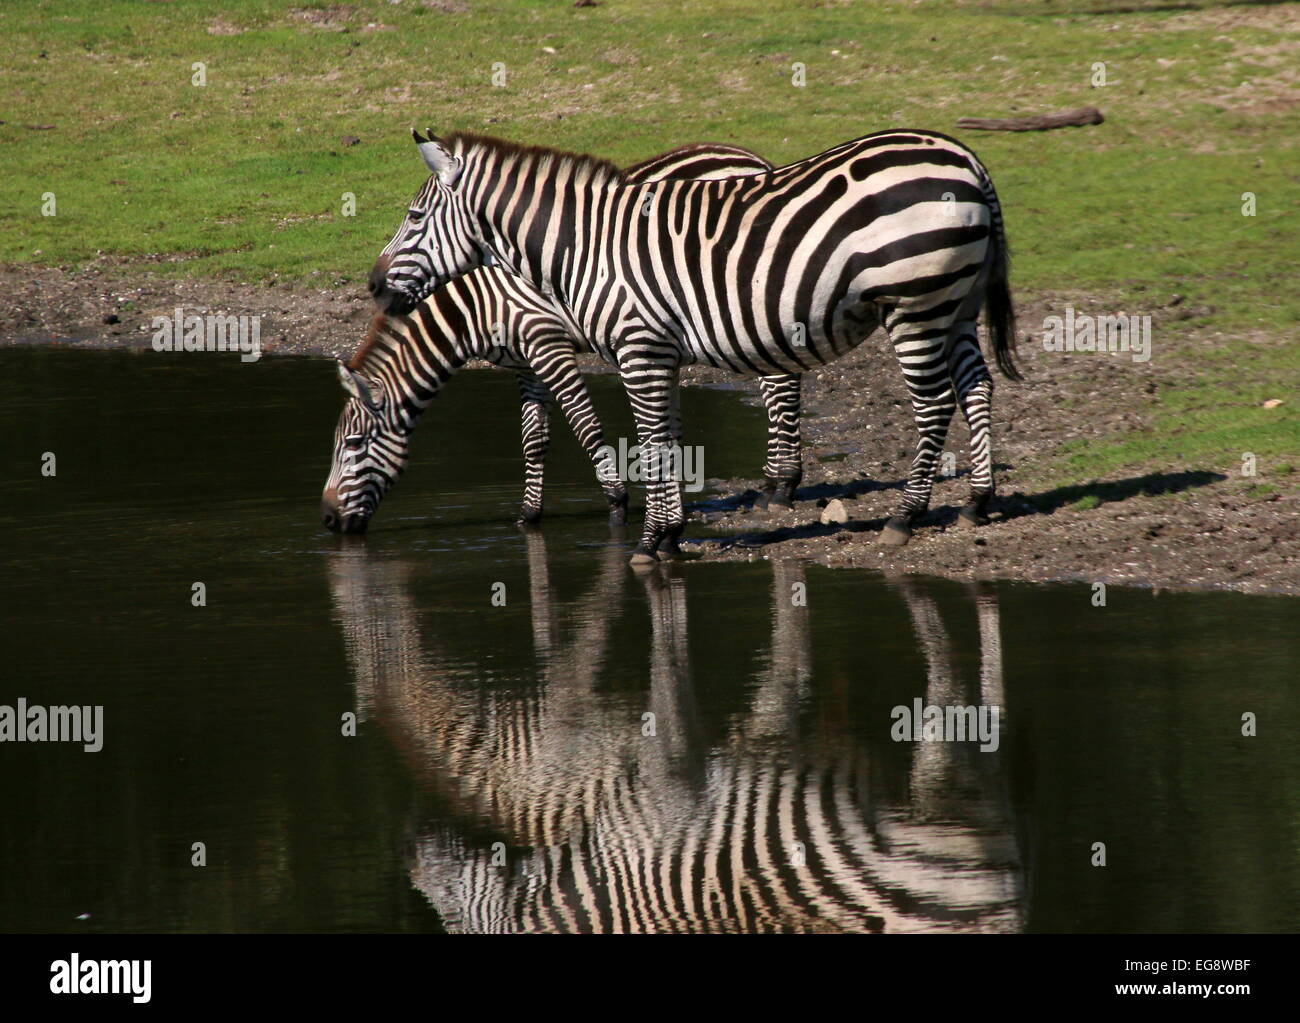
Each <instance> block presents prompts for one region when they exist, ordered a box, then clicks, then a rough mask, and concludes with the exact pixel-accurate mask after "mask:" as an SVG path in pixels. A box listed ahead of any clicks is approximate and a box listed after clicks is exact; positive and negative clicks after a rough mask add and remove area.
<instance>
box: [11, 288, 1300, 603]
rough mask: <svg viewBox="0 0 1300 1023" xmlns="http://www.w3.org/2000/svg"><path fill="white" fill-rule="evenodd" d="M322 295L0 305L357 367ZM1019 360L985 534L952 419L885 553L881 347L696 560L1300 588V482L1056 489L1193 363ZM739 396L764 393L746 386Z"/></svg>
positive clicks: (1027, 310) (64, 332)
mask: <svg viewBox="0 0 1300 1023" xmlns="http://www.w3.org/2000/svg"><path fill="white" fill-rule="evenodd" d="M327 284H328V282H324V281H322V283H321V285H320V286H309V285H303V284H296V283H291V284H285V285H281V286H270V287H268V286H264V285H252V284H237V283H223V282H219V281H206V280H199V281H195V280H179V279H177V280H173V279H168V278H159V277H154V276H151V275H146V274H141V273H140V272H139V271H138V270H135V269H132V268H129V267H119V266H115V265H113V264H111V263H107V262H105V263H104V264H102V265H96V266H93V267H90V268H88V269H86V270H83V271H78V272H69V271H60V270H42V271H40V272H39V274H34V273H33V271H32V270H31V268H27V267H0V286H3V287H4V289H5V294H6V295H7V296H8V297H9V301H8V302H6V303H4V306H3V308H2V309H0V337H2V338H3V339H4V340H6V341H8V342H11V343H12V342H38V341H39V342H43V343H49V342H50V341H51V340H53V342H54V343H61V344H69V345H84V346H91V347H104V346H114V345H123V346H127V345H148V344H149V341H150V337H151V329H150V325H151V321H152V318H153V317H154V316H156V315H163V314H166V315H170V314H171V312H172V311H173V310H174V309H175V308H176V307H177V306H178V305H183V306H185V308H186V312H187V313H190V314H192V313H195V312H221V313H225V314H234V315H238V314H250V313H259V314H261V316H262V348H263V350H264V351H265V352H269V353H275V354H303V355H306V354H311V355H330V356H336V357H337V356H345V355H348V354H350V353H351V352H352V351H353V349H354V348H355V347H356V345H357V344H358V342H359V340H360V336H361V333H362V331H363V330H364V328H365V325H366V323H367V322H368V320H369V317H370V315H371V307H370V305H369V302H368V300H367V298H366V296H365V294H364V290H363V288H362V287H361V285H360V284H357V283H353V284H351V285H342V286H327ZM1071 300H1075V301H1076V304H1078V302H1077V298H1072V299H1071ZM1066 301H1067V298H1066V297H1063V296H1048V295H1037V296H1035V295H1026V294H1023V293H1021V294H1019V295H1018V302H1019V308H1020V316H1021V324H1022V325H1031V324H1038V323H1041V322H1042V320H1043V317H1044V316H1045V315H1047V314H1048V313H1049V312H1059V311H1060V309H1061V308H1062V306H1063V305H1064V304H1065V303H1066ZM1152 313H1153V317H1158V318H1159V319H1157V323H1161V322H1163V329H1164V331H1165V332H1166V334H1167V332H1168V331H1169V330H1171V329H1175V328H1176V325H1177V323H1178V321H1179V318H1180V317H1183V316H1186V315H1187V314H1188V311H1186V310H1181V309H1178V308H1176V307H1175V306H1169V307H1168V308H1164V307H1161V308H1157V309H1155V310H1152ZM1275 340H1276V339H1273V341H1275ZM1261 343H1271V342H1270V339H1261ZM1019 352H1020V357H1021V362H1022V366H1023V369H1024V372H1025V377H1026V380H1025V382H1023V383H1018V384H1016V383H1009V382H1006V381H1004V380H1002V379H1000V378H999V379H998V380H997V384H996V387H997V389H996V393H995V414H994V431H993V436H994V456H995V460H996V462H997V463H998V465H999V467H1000V468H999V472H998V487H999V495H1000V496H999V498H998V500H997V503H996V505H995V507H994V509H993V516H992V517H993V521H992V522H991V523H990V525H988V526H986V527H984V528H982V529H978V530H966V529H958V528H956V526H955V519H956V509H957V507H958V506H959V505H961V504H962V503H963V502H964V499H965V493H966V482H965V479H964V477H963V476H962V475H961V473H964V471H965V467H966V454H965V442H966V429H965V425H964V424H963V423H961V422H960V421H959V420H958V421H957V422H955V423H954V427H953V432H952V435H951V438H950V443H949V448H950V449H951V450H953V451H955V452H957V455H958V457H957V464H958V469H959V475H958V476H957V477H956V478H952V479H943V480H940V482H939V484H938V486H937V487H936V489H935V495H934V500H933V502H932V510H931V511H930V513H929V514H928V515H927V516H926V517H925V518H924V519H923V520H921V522H920V523H918V526H917V528H916V532H915V536H914V538H913V540H912V542H911V543H910V544H909V545H908V546H907V547H905V548H888V547H882V546H880V545H879V544H878V543H877V539H878V533H879V530H880V528H881V527H882V525H883V524H884V520H885V518H886V517H887V516H888V514H889V512H890V510H891V509H892V507H893V506H894V504H895V503H896V501H897V500H898V496H899V487H900V486H901V480H902V479H903V477H904V476H905V475H906V472H907V468H908V465H909V463H910V459H911V452H912V445H913V442H914V433H913V430H912V425H911V410H910V408H909V406H908V404H907V400H906V393H905V391H904V388H903V384H902V379H901V377H900V374H899V372H898V368H897V365H896V363H895V361H894V358H893V355H892V353H891V352H890V351H889V350H888V349H887V347H886V346H885V345H884V344H883V343H881V342H879V341H876V340H874V339H873V341H871V342H869V343H868V344H866V345H864V346H863V347H862V348H861V349H859V350H858V351H857V352H855V353H853V354H852V355H850V356H849V357H848V358H845V359H843V360H841V361H840V362H838V363H835V364H833V365H831V366H828V367H825V368H823V369H822V370H820V371H818V372H817V373H814V374H811V375H810V376H809V377H807V378H805V385H804V396H805V407H806V410H807V418H806V421H805V426H804V437H805V441H806V454H805V475H804V484H803V487H802V488H801V489H800V491H799V493H798V495H797V496H798V500H797V501H796V504H795V506H794V507H793V508H791V509H780V510H760V509H758V508H757V507H755V503H754V501H755V497H756V493H755V491H754V490H753V489H752V488H753V487H754V486H756V485H757V482H758V480H757V474H758V472H759V470H760V467H759V465H758V459H757V455H756V459H755V467H754V471H755V478H752V479H741V480H723V481H716V483H717V488H718V491H719V492H720V493H723V494H729V495H734V496H731V497H728V498H724V499H719V500H715V501H711V502H705V503H702V504H700V505H697V506H696V507H694V508H693V509H692V521H693V523H694V524H693V525H692V526H691V527H690V528H689V529H688V535H689V536H690V537H691V538H693V539H695V540H697V541H699V543H698V544H696V545H694V549H696V550H698V551H700V552H702V554H703V556H704V557H706V558H709V559H712V560H732V559H749V558H757V557H799V558H807V559H810V560H814V561H818V562H821V563H824V564H828V565H853V566H859V567H867V568H876V569H882V570H887V571H897V572H916V573H926V574H932V575H945V576H952V577H956V578H1010V579H1025V580H1031V581H1051V580H1071V581H1085V582H1105V583H1110V584H1128V585H1146V586H1153V587H1157V588H1168V589H1187V588H1199V587H1220V588H1227V589H1233V590H1241V591H1249V592H1274V593H1291V594H1296V593H1300V514H1297V513H1298V512H1300V507H1297V505H1300V501H1298V500H1297V497H1296V494H1295V488H1294V487H1293V486H1291V487H1283V488H1281V491H1280V492H1278V491H1277V490H1274V491H1273V492H1267V493H1261V492H1260V490H1261V488H1258V487H1255V486H1254V485H1253V484H1254V483H1255V482H1257V481H1253V480H1248V479H1242V478H1240V473H1239V471H1238V470H1236V469H1235V467H1233V466H1213V465H1199V464H1189V463H1186V462H1183V461H1180V460H1179V459H1178V458H1176V457H1171V458H1169V459H1168V460H1167V461H1166V463H1165V464H1159V463H1152V464H1146V465H1138V466H1134V467H1132V468H1130V469H1127V470H1125V471H1122V472H1119V473H1116V474H1114V475H1113V476H1112V477H1107V478H1104V479H1099V480H1092V479H1080V480H1077V481H1073V482H1072V483H1071V485H1068V486H1061V485H1059V478H1060V474H1061V462H1060V460H1059V459H1053V458H1052V457H1051V453H1052V452H1053V451H1054V450H1055V449H1056V448H1057V446H1058V445H1060V444H1061V443H1063V442H1065V441H1071V440H1082V441H1086V442H1087V443H1089V444H1098V445H1105V444H1108V443H1113V442H1114V441H1115V439H1117V438H1120V437H1122V436H1124V435H1125V434H1126V433H1128V432H1130V431H1133V430H1137V429H1141V428H1143V427H1144V426H1145V425H1147V424H1148V423H1149V422H1150V421H1151V418H1152V417H1153V416H1155V415H1157V414H1158V413H1159V411H1160V408H1161V401H1162V394H1164V393H1168V391H1169V389H1171V388H1176V387H1178V386H1179V385H1180V383H1181V382H1183V381H1185V380H1187V379H1188V378H1189V375H1190V374H1191V373H1192V372H1194V370H1193V369H1192V368H1191V366H1192V365H1194V364H1193V363H1191V361H1190V360H1180V359H1178V358H1176V357H1165V358H1159V359H1152V360H1151V361H1150V362H1146V363H1137V362H1134V361H1133V360H1132V359H1131V358H1130V357H1129V356H1128V355H1105V354H1092V353H1075V354H1061V353H1048V352H1045V351H1043V349H1042V346H1041V345H1039V344H1035V343H1028V342H1022V344H1021V346H1020V349H1019ZM685 379H686V382H687V383H690V384H695V385H709V384H722V385H727V386H737V384H736V381H735V378H731V377H727V376H725V375H723V374H720V373H718V372H717V371H714V370H709V369H702V368H699V367H691V368H689V369H688V370H687V371H686V373H685ZM738 386H740V387H741V388H743V389H745V390H747V391H748V392H750V393H752V392H753V391H754V390H755V388H754V385H753V384H752V383H749V382H745V383H742V384H739V385H738ZM1279 396H1282V395H1279ZM1287 397H1290V396H1287ZM750 400H753V399H750ZM686 439H687V442H688V443H691V442H698V441H701V440H702V441H704V442H705V443H707V424H698V423H696V424H692V423H687V438H686ZM1263 489H1265V490H1267V489H1268V488H1263ZM831 500H838V501H840V502H841V503H842V506H843V509H844V512H845V513H846V515H847V519H848V521H847V522H844V523H833V522H832V523H827V524H823V523H822V522H821V517H822V515H823V509H824V506H825V505H826V504H827V502H828V501H831Z"/></svg>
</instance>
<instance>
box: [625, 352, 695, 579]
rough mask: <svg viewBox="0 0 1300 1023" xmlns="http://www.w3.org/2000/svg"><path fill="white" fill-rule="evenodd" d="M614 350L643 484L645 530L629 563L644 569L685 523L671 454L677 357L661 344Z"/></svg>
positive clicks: (675, 454) (672, 545) (672, 541)
mask: <svg viewBox="0 0 1300 1023" xmlns="http://www.w3.org/2000/svg"><path fill="white" fill-rule="evenodd" d="M617 351H618V369H619V375H620V376H621V377H622V380H623V386H624V388H625V389H626V391H627V396H628V401H629V403H630V404H631V406H632V413H633V415H634V416H635V417H636V426H637V438H638V442H639V446H640V452H639V458H638V467H639V470H640V473H639V474H640V476H641V479H643V480H644V481H645V484H646V514H645V528H644V530H643V531H642V534H641V541H640V542H639V543H638V544H637V546H636V549H635V550H634V551H633V552H632V564H633V565H646V564H650V563H651V562H655V561H658V560H659V556H658V554H657V553H656V551H657V550H658V548H659V545H660V543H663V542H665V541H667V545H668V547H669V548H675V546H676V541H677V538H678V537H679V536H681V532H682V527H683V526H684V525H685V521H686V518H685V515H684V514H683V512H682V491H681V485H680V481H679V480H678V478H677V471H676V469H677V463H678V462H679V461H680V449H678V451H677V452H674V451H673V450H672V449H673V447H674V444H673V434H674V427H673V418H674V413H673V409H674V404H673V403H674V400H675V392H676V390H677V353H676V351H675V350H674V349H671V348H665V347H663V346H651V345H632V344H626V343H625V344H623V345H621V346H619V347H618V348H617Z"/></svg>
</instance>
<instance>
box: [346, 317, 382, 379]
mask: <svg viewBox="0 0 1300 1023" xmlns="http://www.w3.org/2000/svg"><path fill="white" fill-rule="evenodd" d="M390 322H391V321H390V318H389V316H388V315H387V314H385V313H376V314H375V315H374V318H373V319H371V321H370V327H369V328H368V329H367V330H366V336H365V340H363V341H362V342H361V347H360V348H358V349H357V351H356V354H355V355H353V356H352V358H351V359H350V360H348V369H352V370H363V369H365V368H366V366H367V365H368V364H369V363H370V362H371V360H372V359H373V360H374V361H376V362H379V361H382V359H383V356H384V354H386V352H387V349H385V348H384V347H383V346H382V345H380V344H379V339H380V338H381V337H383V336H384V334H385V333H387V332H388V326H389V323H390Z"/></svg>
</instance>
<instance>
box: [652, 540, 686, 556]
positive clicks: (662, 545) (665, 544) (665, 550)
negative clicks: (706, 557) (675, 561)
mask: <svg viewBox="0 0 1300 1023" xmlns="http://www.w3.org/2000/svg"><path fill="white" fill-rule="evenodd" d="M658 554H659V556H660V557H661V558H681V557H684V556H685V555H683V554H682V549H681V547H680V546H679V545H678V543H677V537H675V536H666V537H664V538H663V539H662V540H660V541H659V550H658Z"/></svg>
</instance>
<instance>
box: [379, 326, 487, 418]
mask: <svg viewBox="0 0 1300 1023" xmlns="http://www.w3.org/2000/svg"><path fill="white" fill-rule="evenodd" d="M431 305H432V303H430V302H426V303H424V304H422V305H421V306H419V307H417V308H416V310H415V311H414V312H413V313H412V314H411V315H410V316H400V317H392V318H390V319H389V321H388V324H387V326H386V329H385V330H384V331H383V332H382V334H381V336H380V337H379V338H378V339H377V341H376V343H375V344H374V345H373V346H372V347H371V349H370V351H369V352H368V353H367V354H366V357H365V359H364V360H363V362H362V365H361V370H362V372H363V373H365V374H366V375H367V376H369V377H371V378H372V379H378V380H382V381H383V382H384V386H385V390H386V391H387V392H388V394H389V395H391V396H393V397H394V398H395V399H396V401H397V404H398V414H399V416H400V418H401V419H402V421H403V422H404V424H405V425H406V426H407V427H408V428H410V429H414V427H415V424H416V422H417V421H418V420H419V417H420V414H421V413H422V412H423V411H424V410H425V409H426V408H428V407H429V405H430V404H431V403H432V402H433V399H434V398H436V397H437V396H438V392H439V391H440V390H442V386H443V384H444V383H446V382H447V381H448V380H450V379H451V377H452V376H453V375H454V374H455V373H456V371H457V370H459V369H460V368H461V367H462V366H464V365H465V363H466V362H467V361H468V360H469V359H470V358H471V357H473V355H474V353H473V352H472V351H471V350H469V349H470V346H469V344H467V342H466V341H465V340H464V339H462V338H461V337H458V336H457V335H456V333H455V332H454V331H452V330H451V329H450V327H449V325H448V324H447V323H446V321H445V320H443V319H441V318H439V317H437V316H434V315H432V313H433V309H432V308H431Z"/></svg>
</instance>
